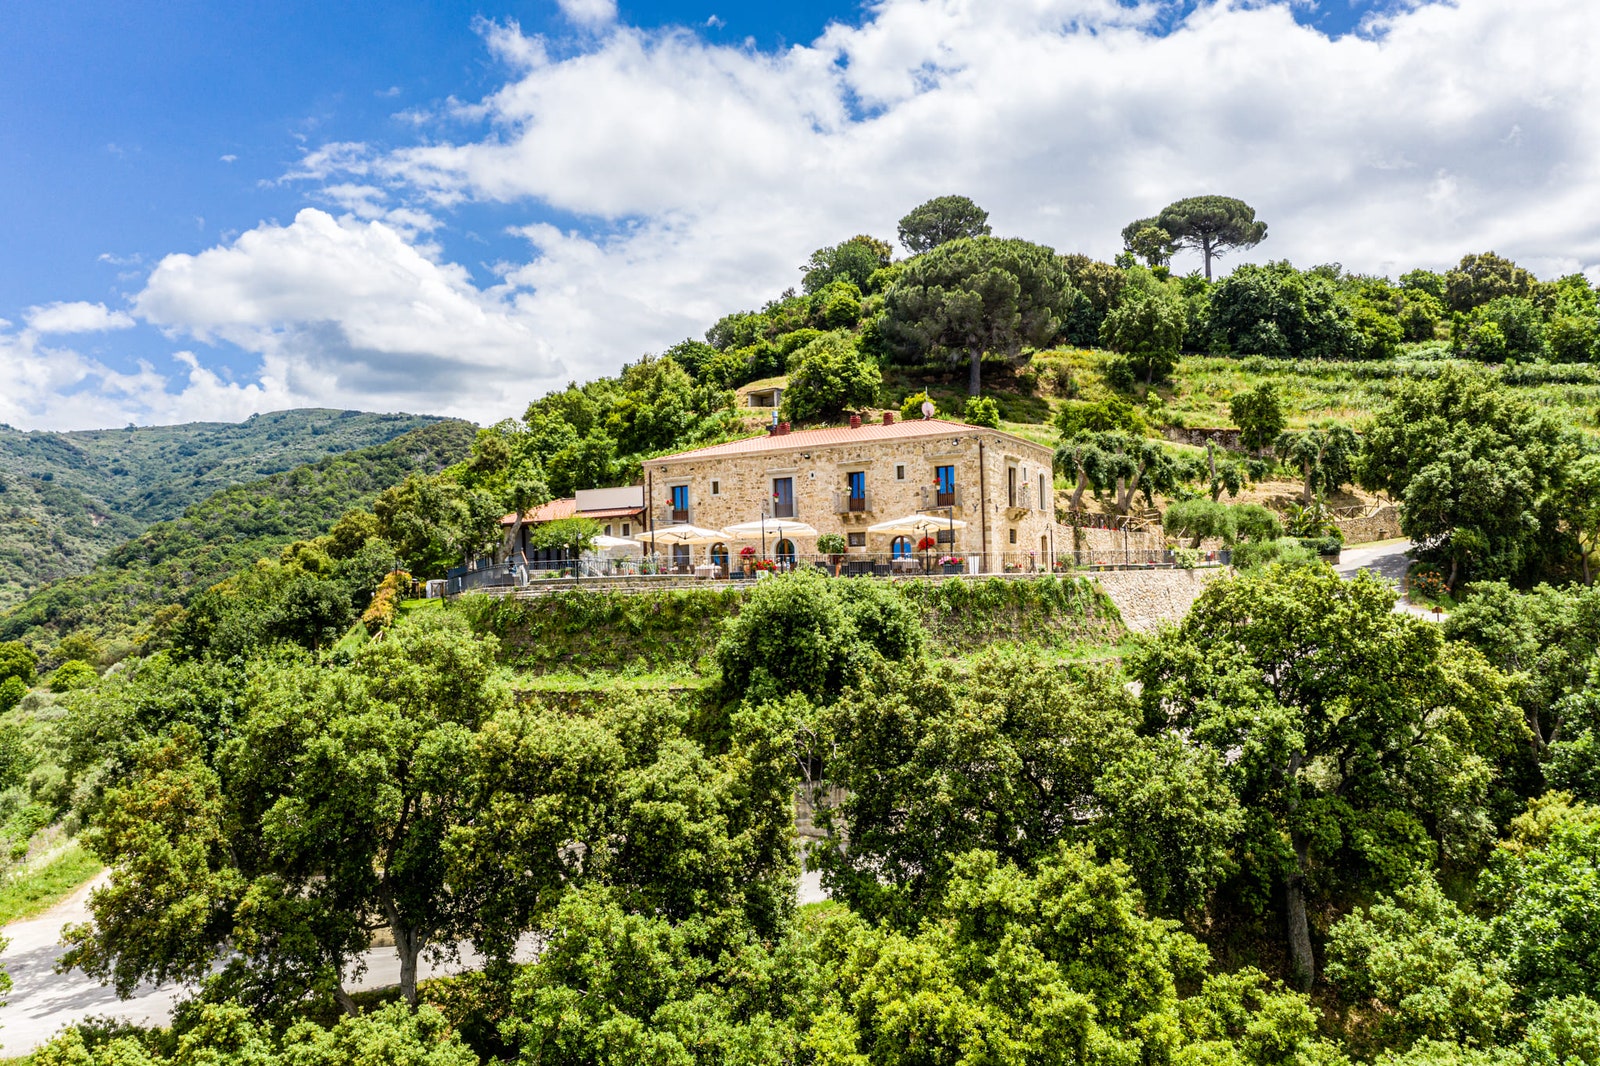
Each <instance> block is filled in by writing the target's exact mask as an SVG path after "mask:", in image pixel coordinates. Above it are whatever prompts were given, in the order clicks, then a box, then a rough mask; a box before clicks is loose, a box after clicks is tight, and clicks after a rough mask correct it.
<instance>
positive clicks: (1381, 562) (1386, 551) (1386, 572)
mask: <svg viewBox="0 0 1600 1066" xmlns="http://www.w3.org/2000/svg"><path fill="white" fill-rule="evenodd" d="M1411 547H1412V545H1411V542H1410V541H1409V540H1382V541H1378V542H1377V543H1375V544H1361V545H1357V546H1356V547H1354V548H1346V549H1345V550H1344V551H1343V552H1341V553H1340V554H1339V565H1338V566H1336V567H1334V569H1336V570H1338V571H1339V573H1341V574H1343V575H1344V576H1345V577H1355V576H1356V574H1358V573H1360V572H1361V571H1362V570H1371V571H1372V572H1373V573H1375V574H1377V575H1378V576H1379V577H1381V578H1383V579H1384V580H1385V581H1387V582H1389V584H1391V585H1393V586H1395V587H1396V588H1399V587H1400V583H1401V581H1402V580H1403V579H1404V578H1405V576H1406V567H1408V566H1410V565H1411V557H1410V556H1409V555H1407V554H1406V553H1407V552H1409V551H1410V550H1411ZM1394 609H1395V612H1396V613H1397V614H1409V615H1413V616H1415V617H1417V618H1425V619H1427V620H1428V621H1430V622H1437V621H1439V620H1441V619H1442V618H1443V615H1436V614H1434V613H1433V612H1432V611H1430V610H1428V609H1427V608H1425V607H1413V606H1412V605H1411V604H1409V603H1406V602H1405V600H1400V601H1398V602H1397V603H1396V604H1395V605H1394Z"/></svg>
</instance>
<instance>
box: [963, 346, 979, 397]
mask: <svg viewBox="0 0 1600 1066" xmlns="http://www.w3.org/2000/svg"><path fill="white" fill-rule="evenodd" d="M970 355H971V358H972V363H971V365H970V366H968V368H967V395H968V396H976V395H978V393H979V391H980V390H981V389H982V386H983V350H982V349H980V348H973V349H972V350H971V352H970Z"/></svg>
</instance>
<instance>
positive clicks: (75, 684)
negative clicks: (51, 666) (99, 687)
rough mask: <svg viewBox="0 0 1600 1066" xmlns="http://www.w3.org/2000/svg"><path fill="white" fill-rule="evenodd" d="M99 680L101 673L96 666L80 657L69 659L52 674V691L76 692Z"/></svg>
mask: <svg viewBox="0 0 1600 1066" xmlns="http://www.w3.org/2000/svg"><path fill="white" fill-rule="evenodd" d="M98 680H100V675H99V674H97V673H95V669H94V667H92V666H90V665H89V664H88V663H86V662H83V661H82V660H80V659H68V660H67V661H66V662H64V663H62V664H61V665H60V666H58V667H56V669H55V672H54V673H52V674H51V675H50V691H51V692H76V691H78V690H79V689H84V688H89V687H90V686H92V685H93V684H94V683H95V682H96V681H98Z"/></svg>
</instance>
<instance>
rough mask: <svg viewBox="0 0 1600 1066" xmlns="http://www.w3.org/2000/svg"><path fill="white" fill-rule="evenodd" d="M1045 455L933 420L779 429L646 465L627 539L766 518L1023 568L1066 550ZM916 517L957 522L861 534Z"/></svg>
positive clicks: (784, 543) (716, 555)
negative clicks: (634, 526)
mask: <svg viewBox="0 0 1600 1066" xmlns="http://www.w3.org/2000/svg"><path fill="white" fill-rule="evenodd" d="M1051 459H1052V455H1051V451H1050V449H1049V448H1046V447H1045V446H1043V445H1040V444H1035V443H1033V442H1032V441H1028V440H1024V439H1022V438H1020V437H1016V436H1013V435H1011V434H1009V433H1002V432H1000V431H998V430H993V429H985V428H983V427H981V426H969V425H964V424H961V423H957V422H946V421H943V420H940V419H923V420H921V421H912V422H900V421H897V420H895V418H894V416H893V415H892V414H889V415H885V417H884V420H883V422H881V423H868V424H860V422H859V420H852V425H851V426H850V427H842V426H841V427H831V428H827V429H814V430H801V431H799V432H789V431H788V427H787V426H786V425H778V426H775V427H773V429H772V431H771V432H770V433H768V434H767V435H766V436H762V437H755V438H751V439H748V440H741V441H732V442H729V443H726V444H715V445H711V446H708V447H705V448H697V449H694V450H692V451H685V452H679V453H677V454H674V455H664V456H660V457H658V458H655V459H650V460H647V461H646V462H645V464H644V477H645V485H644V493H645V499H644V519H645V526H644V529H643V530H642V531H641V532H639V533H636V534H635V536H636V538H637V539H639V540H641V541H643V542H645V544H646V545H648V544H649V542H650V531H651V530H652V529H659V528H665V527H667V526H672V525H684V524H687V525H693V526H699V527H703V528H707V529H716V530H720V529H725V528H727V527H729V526H733V525H738V524H741V523H745V522H753V521H756V520H758V519H760V518H762V517H763V516H765V517H767V518H776V519H793V520H795V521H798V522H803V523H805V524H806V525H809V526H811V527H813V528H814V529H815V530H816V531H817V534H818V535H821V534H826V533H837V534H840V535H841V536H843V537H844V538H845V539H846V542H847V544H848V545H849V549H848V553H847V554H857V555H865V556H873V557H875V558H878V559H893V558H904V557H908V556H910V555H911V554H912V553H914V552H916V551H917V550H918V544H919V543H920V541H921V540H922V539H928V540H933V541H934V542H935V545H934V547H933V550H934V551H936V552H937V553H939V554H940V555H941V556H944V555H955V556H960V557H961V558H962V560H963V565H965V566H967V567H968V568H969V569H976V570H978V571H980V572H997V571H1000V570H1002V569H1005V568H1008V567H1009V568H1013V569H1034V568H1036V567H1038V566H1043V565H1047V564H1046V562H1045V560H1048V559H1050V558H1051V557H1052V555H1053V553H1054V552H1056V551H1059V550H1066V549H1070V547H1071V536H1070V531H1068V532H1067V537H1066V540H1065V541H1063V540H1062V536H1063V530H1062V527H1059V526H1058V525H1057V524H1056V521H1055V503H1054V475H1053V470H1052V467H1051ZM918 514H921V515H926V516H929V517H931V518H944V519H946V520H947V521H948V520H951V519H953V520H954V522H955V523H958V524H962V525H960V527H959V528H955V529H954V530H950V531H947V530H938V529H930V530H929V531H928V533H927V534H924V535H923V536H921V537H918V536H908V535H906V534H904V533H898V534H891V533H873V532H869V531H868V528H869V527H870V526H873V525H876V524H880V523H884V522H887V521H889V520H892V519H899V518H902V517H906V516H910V515H918ZM751 543H754V542H753V541H751V540H740V541H732V540H729V541H726V542H721V543H715V544H706V545H702V546H698V547H696V548H695V550H694V551H693V553H692V557H693V559H694V561H695V562H701V561H706V560H710V561H717V562H722V561H723V560H725V559H727V558H728V557H729V556H734V557H737V555H738V553H739V550H740V549H741V548H742V547H744V546H746V545H747V544H751ZM816 550H817V549H816V536H810V537H804V538H785V537H772V538H768V543H767V545H766V553H767V555H768V557H782V556H786V555H790V556H799V555H810V554H815V553H816ZM662 554H667V551H666V549H662ZM681 554H682V553H681V552H680V556H681ZM969 559H970V560H972V561H971V562H970V563H969V562H967V560H969ZM674 561H681V559H679V558H675V560H674Z"/></svg>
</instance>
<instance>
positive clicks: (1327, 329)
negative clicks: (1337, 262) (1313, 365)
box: [1208, 262, 1362, 359]
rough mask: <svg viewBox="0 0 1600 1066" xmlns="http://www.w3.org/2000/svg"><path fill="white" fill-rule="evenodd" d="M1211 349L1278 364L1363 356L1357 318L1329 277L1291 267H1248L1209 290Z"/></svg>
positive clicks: (1248, 265)
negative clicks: (1280, 361)
mask: <svg viewBox="0 0 1600 1066" xmlns="http://www.w3.org/2000/svg"><path fill="white" fill-rule="evenodd" d="M1208 321H1209V325H1210V330H1211V336H1212V340H1213V343H1215V344H1218V345H1221V346H1224V347H1226V348H1227V349H1229V350H1231V351H1234V352H1238V353H1240V354H1252V355H1265V356H1269V357H1271V358H1274V359H1288V358H1299V359H1354V358H1356V357H1358V356H1360V355H1361V354H1362V340H1361V334H1360V331H1359V329H1358V327H1357V323H1356V318H1355V314H1354V312H1353V311H1352V310H1351V308H1350V306H1349V304H1348V303H1347V302H1346V301H1345V300H1344V298H1343V297H1342V296H1341V294H1340V292H1339V290H1338V288H1337V287H1336V286H1335V284H1334V283H1333V281H1331V280H1330V279H1329V278H1328V277H1327V276H1326V275H1325V274H1321V273H1318V272H1316V271H1304V272H1302V271H1298V270H1296V269H1295V268H1294V267H1293V266H1291V265H1290V264H1289V263H1286V262H1280V263H1268V264H1266V265H1265V266H1256V265H1254V264H1249V263H1247V264H1245V265H1244V266H1241V267H1239V268H1238V269H1237V270H1235V271H1234V272H1233V273H1232V274H1230V275H1228V276H1227V277H1226V278H1223V279H1222V280H1221V281H1219V282H1218V283H1217V284H1216V286H1215V287H1214V288H1213V289H1212V290H1211V295H1210V302H1209V304H1208Z"/></svg>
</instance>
